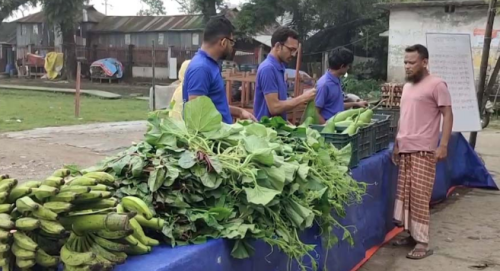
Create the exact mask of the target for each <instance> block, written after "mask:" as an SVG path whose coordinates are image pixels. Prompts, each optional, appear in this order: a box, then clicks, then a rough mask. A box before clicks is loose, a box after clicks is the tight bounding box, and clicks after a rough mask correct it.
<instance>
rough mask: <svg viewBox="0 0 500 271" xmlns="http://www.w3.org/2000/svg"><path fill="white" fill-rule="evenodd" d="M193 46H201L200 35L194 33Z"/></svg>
mask: <svg viewBox="0 0 500 271" xmlns="http://www.w3.org/2000/svg"><path fill="white" fill-rule="evenodd" d="M193 45H195V46H198V45H200V35H199V34H198V33H193Z"/></svg>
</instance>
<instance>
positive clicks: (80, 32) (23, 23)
mask: <svg viewBox="0 0 500 271" xmlns="http://www.w3.org/2000/svg"><path fill="white" fill-rule="evenodd" d="M104 17H106V16H105V15H104V14H102V13H100V12H99V11H97V10H96V9H95V8H94V6H85V7H84V8H83V10H82V12H81V13H79V15H78V18H77V21H78V22H79V24H78V27H77V29H76V31H75V42H76V44H77V45H79V46H87V45H88V43H87V42H88V40H87V39H88V32H89V30H90V29H92V28H93V27H94V26H96V25H97V24H98V23H99V22H100V21H101V20H102V19H104ZM15 23H16V24H17V36H16V45H17V48H18V50H17V52H18V58H22V57H23V56H24V55H25V54H26V51H27V50H29V49H28V47H30V46H34V47H35V46H36V47H38V48H37V49H38V51H39V54H40V55H44V54H46V53H47V52H49V51H52V50H54V47H58V46H60V45H61V44H62V38H61V35H60V34H59V33H58V31H55V29H54V27H53V26H52V25H50V24H49V23H48V22H47V18H46V16H45V14H44V13H43V11H40V12H37V13H34V14H31V15H29V16H26V17H23V18H21V19H19V20H17V21H15ZM31 53H34V51H32V52H31Z"/></svg>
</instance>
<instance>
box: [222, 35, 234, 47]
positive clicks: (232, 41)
mask: <svg viewBox="0 0 500 271" xmlns="http://www.w3.org/2000/svg"><path fill="white" fill-rule="evenodd" d="M224 39H226V40H228V41H230V42H231V46H234V45H235V44H236V41H235V40H233V39H231V38H228V37H225V38H223V39H222V40H224Z"/></svg>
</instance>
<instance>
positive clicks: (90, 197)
mask: <svg viewBox="0 0 500 271" xmlns="http://www.w3.org/2000/svg"><path fill="white" fill-rule="evenodd" d="M102 193H104V192H101V191H90V192H88V193H83V194H80V195H79V196H78V198H77V199H76V200H75V201H74V203H75V204H82V203H88V202H92V201H98V200H100V199H102Z"/></svg>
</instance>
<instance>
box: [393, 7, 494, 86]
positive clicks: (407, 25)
mask: <svg viewBox="0 0 500 271" xmlns="http://www.w3.org/2000/svg"><path fill="white" fill-rule="evenodd" d="M486 15H487V7H479V8H478V7H461V8H458V7H457V8H456V10H455V12H453V13H447V12H445V7H429V8H413V9H411V10H408V9H397V10H391V16H390V26H389V59H388V69H387V72H388V78H387V79H388V81H391V82H403V81H404V77H405V72H404V63H403V62H404V49H405V48H406V47H407V46H410V45H413V44H417V43H420V44H423V45H425V44H426V33H462V34H463V33H467V34H470V35H471V43H472V54H473V60H474V61H473V62H474V70H475V75H476V76H478V74H479V66H480V62H481V54H482V46H483V42H484V30H485V26H486ZM494 30H495V31H494V39H493V41H492V44H491V45H492V50H491V54H490V65H494V61H495V60H496V59H497V57H498V55H499V53H500V52H499V50H500V47H499V45H500V37H499V32H498V31H500V20H498V19H497V20H496V23H495V27H494ZM491 63H493V64H491Z"/></svg>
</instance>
